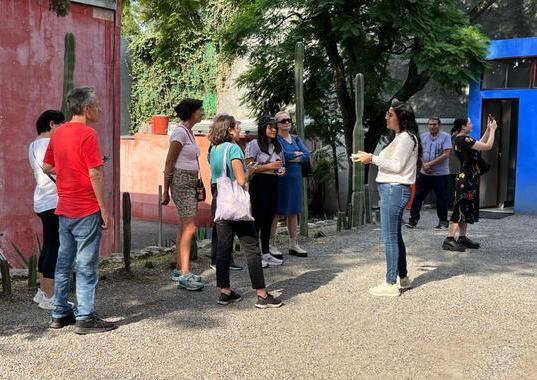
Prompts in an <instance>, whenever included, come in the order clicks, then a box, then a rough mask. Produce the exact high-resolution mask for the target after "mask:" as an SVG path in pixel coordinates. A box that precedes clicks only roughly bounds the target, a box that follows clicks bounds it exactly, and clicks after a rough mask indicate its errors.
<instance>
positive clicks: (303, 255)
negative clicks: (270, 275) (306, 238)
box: [273, 249, 308, 260]
mask: <svg viewBox="0 0 537 380" xmlns="http://www.w3.org/2000/svg"><path fill="white" fill-rule="evenodd" d="M289 254H290V255H291V256H296V257H308V253H307V252H298V251H295V250H294V249H290V250H289ZM273 256H274V255H273ZM278 256H280V255H278ZM274 257H276V256H274ZM280 260H281V259H280Z"/></svg>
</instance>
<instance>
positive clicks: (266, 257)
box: [261, 253, 283, 267]
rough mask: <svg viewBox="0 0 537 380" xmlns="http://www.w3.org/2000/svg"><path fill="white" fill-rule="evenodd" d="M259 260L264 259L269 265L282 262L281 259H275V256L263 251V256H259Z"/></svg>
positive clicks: (276, 264)
mask: <svg viewBox="0 0 537 380" xmlns="http://www.w3.org/2000/svg"><path fill="white" fill-rule="evenodd" d="M261 261H265V262H266V263H267V264H268V265H270V266H271V267H274V266H278V265H282V264H283V260H280V259H277V258H276V257H274V256H272V255H271V254H270V253H263V256H261Z"/></svg>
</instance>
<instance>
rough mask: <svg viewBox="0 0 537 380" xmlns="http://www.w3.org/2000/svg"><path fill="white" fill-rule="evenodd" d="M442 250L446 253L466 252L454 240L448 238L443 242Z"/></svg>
mask: <svg viewBox="0 0 537 380" xmlns="http://www.w3.org/2000/svg"><path fill="white" fill-rule="evenodd" d="M442 249H443V250H446V251H454V252H464V251H466V249H465V248H464V246H462V245H460V244H459V243H458V242H456V241H455V240H450V239H448V238H446V239H444V242H443V243H442Z"/></svg>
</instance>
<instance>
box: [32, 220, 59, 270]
mask: <svg viewBox="0 0 537 380" xmlns="http://www.w3.org/2000/svg"><path fill="white" fill-rule="evenodd" d="M54 211H55V209H52V210H47V211H44V212H40V213H39V214H37V216H39V218H40V219H41V222H42V223H43V248H42V249H41V254H40V255H39V260H38V262H37V270H38V272H39V273H43V277H45V278H49V279H54V272H55V271H56V260H57V259H58V249H59V248H60V235H59V232H58V230H59V229H60V224H59V218H58V215H55V214H54Z"/></svg>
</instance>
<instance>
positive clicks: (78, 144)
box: [43, 122, 103, 218]
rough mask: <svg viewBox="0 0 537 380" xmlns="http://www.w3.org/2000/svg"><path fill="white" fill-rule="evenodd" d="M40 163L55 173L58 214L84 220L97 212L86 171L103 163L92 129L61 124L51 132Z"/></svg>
mask: <svg viewBox="0 0 537 380" xmlns="http://www.w3.org/2000/svg"><path fill="white" fill-rule="evenodd" d="M43 162H44V163H46V164H49V165H52V166H54V168H55V170H56V186H57V187H58V206H57V207H56V214H57V215H63V216H66V217H68V218H83V217H85V216H88V215H91V214H94V213H96V212H97V211H99V210H100V208H99V204H98V203H97V198H96V197H95V193H94V191H93V187H92V185H91V181H90V177H89V169H91V168H95V167H98V166H101V165H102V164H103V160H102V156H101V148H100V147H99V138H98V136H97V132H95V130H94V129H93V128H90V127H88V126H87V125H85V124H83V123H73V122H68V123H65V124H62V125H61V126H60V127H59V128H58V129H56V130H55V131H54V133H52V136H51V137H50V143H49V144H48V148H47V152H46V153H45V158H44V160H43Z"/></svg>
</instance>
